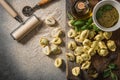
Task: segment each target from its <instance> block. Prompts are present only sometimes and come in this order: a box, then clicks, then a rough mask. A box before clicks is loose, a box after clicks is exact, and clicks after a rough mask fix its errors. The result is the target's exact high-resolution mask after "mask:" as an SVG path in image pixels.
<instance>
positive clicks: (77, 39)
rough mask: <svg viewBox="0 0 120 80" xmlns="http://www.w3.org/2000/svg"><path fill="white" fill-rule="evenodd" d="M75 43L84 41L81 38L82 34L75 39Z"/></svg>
mask: <svg viewBox="0 0 120 80" xmlns="http://www.w3.org/2000/svg"><path fill="white" fill-rule="evenodd" d="M75 41H76V42H82V40H81V38H80V34H79V35H77V36H76V37H75Z"/></svg>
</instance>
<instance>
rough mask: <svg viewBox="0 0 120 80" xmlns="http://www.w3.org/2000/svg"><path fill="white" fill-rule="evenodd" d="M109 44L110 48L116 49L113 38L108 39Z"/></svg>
mask: <svg viewBox="0 0 120 80" xmlns="http://www.w3.org/2000/svg"><path fill="white" fill-rule="evenodd" d="M107 46H108V48H109V50H111V51H116V44H115V42H114V41H113V40H109V41H107Z"/></svg>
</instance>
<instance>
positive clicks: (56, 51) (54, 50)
mask: <svg viewBox="0 0 120 80" xmlns="http://www.w3.org/2000/svg"><path fill="white" fill-rule="evenodd" d="M50 49H51V53H52V54H60V53H61V49H60V47H58V46H57V45H54V44H52V45H51V46H50Z"/></svg>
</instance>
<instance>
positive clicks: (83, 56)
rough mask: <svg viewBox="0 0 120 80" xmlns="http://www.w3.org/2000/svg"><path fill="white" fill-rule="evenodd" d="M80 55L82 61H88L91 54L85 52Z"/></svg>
mask: <svg viewBox="0 0 120 80" xmlns="http://www.w3.org/2000/svg"><path fill="white" fill-rule="evenodd" d="M81 57H82V59H83V60H84V61H88V60H90V59H91V56H90V55H89V54H87V53H84V54H82V55H81Z"/></svg>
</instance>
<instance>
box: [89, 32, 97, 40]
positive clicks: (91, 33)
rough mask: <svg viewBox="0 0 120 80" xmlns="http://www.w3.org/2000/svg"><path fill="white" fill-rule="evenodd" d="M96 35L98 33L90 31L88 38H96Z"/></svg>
mask: <svg viewBox="0 0 120 80" xmlns="http://www.w3.org/2000/svg"><path fill="white" fill-rule="evenodd" d="M95 35H96V32H95V31H94V30H92V31H90V33H89V36H88V37H89V39H92V38H94V36H95Z"/></svg>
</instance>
